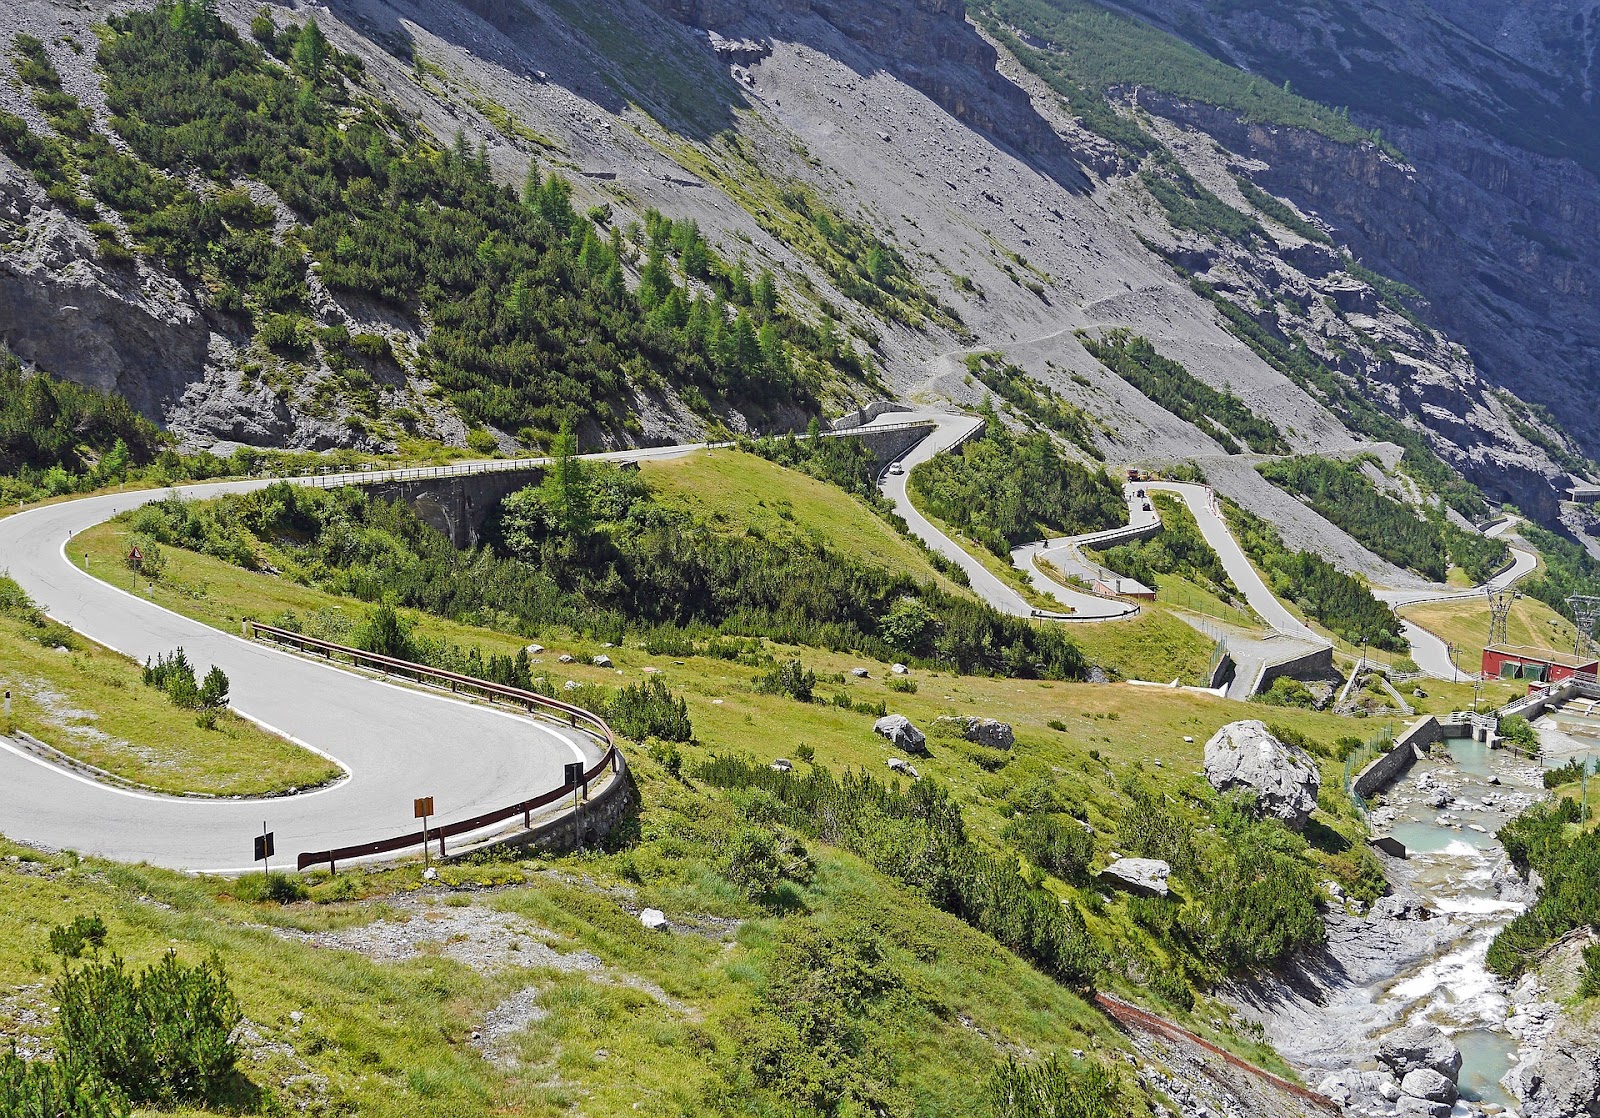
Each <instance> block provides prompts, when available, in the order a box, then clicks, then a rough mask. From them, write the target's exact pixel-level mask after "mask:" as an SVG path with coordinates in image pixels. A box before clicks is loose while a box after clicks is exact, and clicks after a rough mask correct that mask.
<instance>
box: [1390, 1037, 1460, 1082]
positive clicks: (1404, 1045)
mask: <svg viewBox="0 0 1600 1118" xmlns="http://www.w3.org/2000/svg"><path fill="white" fill-rule="evenodd" d="M1378 1062H1379V1063H1381V1064H1383V1065H1384V1066H1385V1067H1387V1068H1388V1069H1389V1070H1390V1071H1392V1072H1394V1074H1395V1077H1396V1078H1397V1079H1402V1080H1403V1079H1405V1078H1406V1077H1407V1076H1408V1075H1410V1074H1411V1073H1412V1072H1414V1071H1420V1070H1424V1069H1426V1070H1429V1071H1434V1072H1437V1073H1438V1074H1439V1075H1441V1076H1443V1077H1444V1078H1446V1079H1448V1080H1450V1082H1452V1083H1454V1082H1455V1079H1456V1076H1458V1075H1460V1074H1461V1050H1460V1049H1459V1048H1457V1047H1456V1046H1455V1044H1454V1043H1453V1042H1452V1041H1451V1040H1450V1038H1449V1037H1448V1036H1446V1035H1445V1033H1444V1030H1443V1029H1440V1028H1439V1027H1438V1026H1436V1025H1426V1024H1424V1025H1407V1026H1405V1027H1404V1028H1400V1029H1396V1030H1394V1032H1392V1033H1389V1034H1388V1035H1387V1036H1385V1037H1384V1038H1383V1039H1382V1040H1380V1041H1379V1042H1378ZM1400 1089H1401V1090H1403V1091H1405V1092H1406V1094H1408V1095H1415V1094H1417V1092H1415V1091H1410V1090H1407V1089H1406V1087H1405V1085H1404V1083H1402V1084H1401V1088H1400ZM1417 1097H1418V1098H1428V1097H1429V1096H1427V1095H1417Z"/></svg>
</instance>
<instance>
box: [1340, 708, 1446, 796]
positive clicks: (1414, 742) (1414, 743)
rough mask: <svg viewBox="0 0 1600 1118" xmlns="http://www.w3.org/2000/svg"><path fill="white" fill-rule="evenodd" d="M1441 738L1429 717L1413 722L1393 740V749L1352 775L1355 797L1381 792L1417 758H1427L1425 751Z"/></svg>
mask: <svg viewBox="0 0 1600 1118" xmlns="http://www.w3.org/2000/svg"><path fill="white" fill-rule="evenodd" d="M1443 737H1444V733H1443V731H1442V729H1441V727H1440V725H1439V720H1438V719H1437V718H1435V717H1434V716H1433V715H1431V714H1429V715H1425V716H1423V717H1422V718H1419V719H1417V720H1416V721H1415V722H1413V723H1412V724H1411V725H1410V727H1409V728H1408V729H1407V730H1406V732H1405V733H1403V734H1401V735H1400V736H1399V738H1397V739H1396V740H1395V743H1394V748H1392V749H1390V750H1389V752H1387V753H1385V754H1383V755H1382V756H1380V757H1378V758H1377V759H1376V760H1374V761H1373V762H1372V763H1371V764H1369V765H1368V766H1367V767H1366V768H1364V769H1362V770H1361V772H1360V773H1358V774H1357V775H1356V779H1355V781H1354V782H1353V784H1352V785H1351V786H1352V787H1353V788H1354V789H1355V793H1356V795H1358V796H1361V797H1363V798H1365V797H1367V796H1371V795H1375V794H1376V793H1378V792H1381V791H1383V790H1384V789H1385V788H1387V787H1389V785H1391V784H1393V783H1394V782H1395V781H1397V780H1399V779H1400V778H1401V777H1402V776H1404V775H1405V774H1406V773H1408V772H1410V771H1411V766H1412V765H1414V764H1416V762H1417V759H1418V758H1420V757H1425V756H1427V753H1428V748H1429V747H1430V746H1432V745H1433V743H1434V742H1436V741H1439V740H1441V739H1442V738H1443Z"/></svg>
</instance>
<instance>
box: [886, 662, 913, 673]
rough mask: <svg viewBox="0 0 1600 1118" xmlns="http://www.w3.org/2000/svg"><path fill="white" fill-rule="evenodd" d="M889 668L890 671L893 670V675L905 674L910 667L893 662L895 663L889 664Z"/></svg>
mask: <svg viewBox="0 0 1600 1118" xmlns="http://www.w3.org/2000/svg"><path fill="white" fill-rule="evenodd" d="M889 670H890V671H891V672H893V673H894V674H895V675H905V674H906V673H907V672H909V671H910V670H911V669H910V668H908V667H906V666H905V665H904V664H895V665H893V666H891V667H890V668H889Z"/></svg>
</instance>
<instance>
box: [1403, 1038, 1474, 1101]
mask: <svg viewBox="0 0 1600 1118" xmlns="http://www.w3.org/2000/svg"><path fill="white" fill-rule="evenodd" d="M1452 1047H1453V1046H1452ZM1460 1060H1461V1057H1460V1056H1459V1055H1457V1056H1456V1061H1457V1063H1459V1062H1460ZM1400 1093H1401V1094H1403V1095H1409V1096H1411V1097H1412V1098H1414V1099H1427V1100H1428V1101H1429V1102H1440V1103H1444V1104H1446V1105H1449V1104H1450V1103H1453V1102H1455V1101H1456V1085H1455V1083H1453V1082H1452V1081H1451V1080H1450V1079H1449V1078H1448V1077H1446V1076H1444V1075H1441V1074H1440V1073H1439V1072H1437V1071H1435V1070H1433V1069H1432V1068H1417V1069H1416V1070H1415V1071H1408V1072H1406V1077H1405V1078H1404V1079H1402V1080H1401V1081H1400Z"/></svg>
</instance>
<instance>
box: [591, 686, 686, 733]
mask: <svg viewBox="0 0 1600 1118" xmlns="http://www.w3.org/2000/svg"><path fill="white" fill-rule="evenodd" d="M606 717H607V718H608V719H609V720H610V722H611V725H612V726H613V727H614V728H615V729H617V730H618V731H619V732H621V733H622V734H623V735H625V736H626V737H630V738H632V739H633V740H634V741H644V740H645V739H646V738H659V739H661V740H662V741H666V742H685V741H689V740H691V739H692V738H693V737H694V727H693V725H692V724H691V723H690V720H689V705H688V704H687V703H686V702H684V700H683V699H682V698H681V697H679V696H675V695H673V693H672V692H671V691H669V690H667V685H666V684H665V683H663V682H662V681H661V680H660V679H659V678H658V677H655V676H652V677H651V678H649V679H647V680H644V681H643V682H642V683H630V684H628V685H627V686H626V687H623V688H622V689H621V690H619V691H618V692H617V695H616V697H615V698H614V699H612V700H611V702H610V703H609V704H607V706H606Z"/></svg>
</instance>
